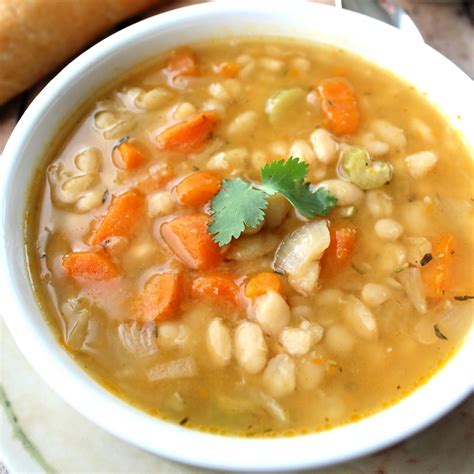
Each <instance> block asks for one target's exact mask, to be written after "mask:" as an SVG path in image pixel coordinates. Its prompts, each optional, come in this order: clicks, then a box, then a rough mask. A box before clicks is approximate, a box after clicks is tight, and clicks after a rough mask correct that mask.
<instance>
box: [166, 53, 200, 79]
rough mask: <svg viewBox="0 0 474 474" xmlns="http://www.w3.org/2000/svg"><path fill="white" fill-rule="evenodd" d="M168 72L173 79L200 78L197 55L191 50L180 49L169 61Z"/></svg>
mask: <svg viewBox="0 0 474 474" xmlns="http://www.w3.org/2000/svg"><path fill="white" fill-rule="evenodd" d="M168 70H169V71H170V72H171V75H172V77H173V78H175V77H178V76H199V66H198V61H197V58H196V55H195V54H194V52H193V51H192V50H191V49H189V48H179V49H177V50H176V51H174V53H173V54H172V55H171V57H170V59H169V61H168Z"/></svg>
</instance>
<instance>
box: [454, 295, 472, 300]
mask: <svg viewBox="0 0 474 474" xmlns="http://www.w3.org/2000/svg"><path fill="white" fill-rule="evenodd" d="M454 299H455V300H458V301H467V300H474V296H472V295H462V296H455V297H454Z"/></svg>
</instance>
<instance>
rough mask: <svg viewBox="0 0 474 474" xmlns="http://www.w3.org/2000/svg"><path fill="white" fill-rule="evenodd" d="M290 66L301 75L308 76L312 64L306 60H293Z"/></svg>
mask: <svg viewBox="0 0 474 474" xmlns="http://www.w3.org/2000/svg"><path fill="white" fill-rule="evenodd" d="M290 65H291V67H292V68H293V69H296V70H297V71H298V72H299V73H300V74H306V73H307V72H309V71H310V70H311V62H310V61H309V60H308V59H306V58H294V59H292V60H291V63H290Z"/></svg>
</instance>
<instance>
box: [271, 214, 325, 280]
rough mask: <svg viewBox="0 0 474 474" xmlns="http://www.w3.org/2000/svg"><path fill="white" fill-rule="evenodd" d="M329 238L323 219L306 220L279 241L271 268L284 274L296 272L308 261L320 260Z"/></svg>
mask: <svg viewBox="0 0 474 474" xmlns="http://www.w3.org/2000/svg"><path fill="white" fill-rule="evenodd" d="M330 240H331V238H330V236H329V230H328V225H327V222H326V221H325V220H320V221H312V222H308V223H307V224H305V225H303V226H301V227H300V228H299V229H296V230H295V231H294V232H292V233H291V234H289V235H287V236H286V237H285V238H284V239H283V240H282V241H281V243H280V245H279V246H278V248H277V249H276V252H275V257H274V259H273V268H274V269H275V271H277V272H280V273H284V274H298V273H300V272H301V271H302V270H303V269H304V268H305V267H306V266H307V265H308V264H309V263H313V262H317V261H318V260H320V258H321V257H322V255H323V252H324V251H325V250H326V249H327V248H328V247H329V243H330Z"/></svg>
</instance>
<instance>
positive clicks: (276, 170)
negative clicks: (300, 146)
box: [260, 156, 308, 196]
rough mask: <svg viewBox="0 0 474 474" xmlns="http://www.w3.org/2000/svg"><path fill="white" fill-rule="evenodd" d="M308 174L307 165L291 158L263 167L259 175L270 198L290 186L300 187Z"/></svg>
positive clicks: (263, 188)
mask: <svg viewBox="0 0 474 474" xmlns="http://www.w3.org/2000/svg"><path fill="white" fill-rule="evenodd" d="M307 173H308V163H306V162H305V161H300V160H299V159H298V158H293V157H292V156H291V157H290V158H288V160H286V161H285V160H278V161H273V162H272V163H269V164H267V165H265V166H264V167H263V168H262V169H261V171H260V174H261V175H262V187H261V189H262V190H263V191H265V192H266V193H267V194H269V195H270V196H273V195H274V194H276V193H278V192H281V190H282V189H286V188H288V186H291V185H292V184H295V185H301V184H302V183H303V180H304V178H305V176H306V175H307Z"/></svg>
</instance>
